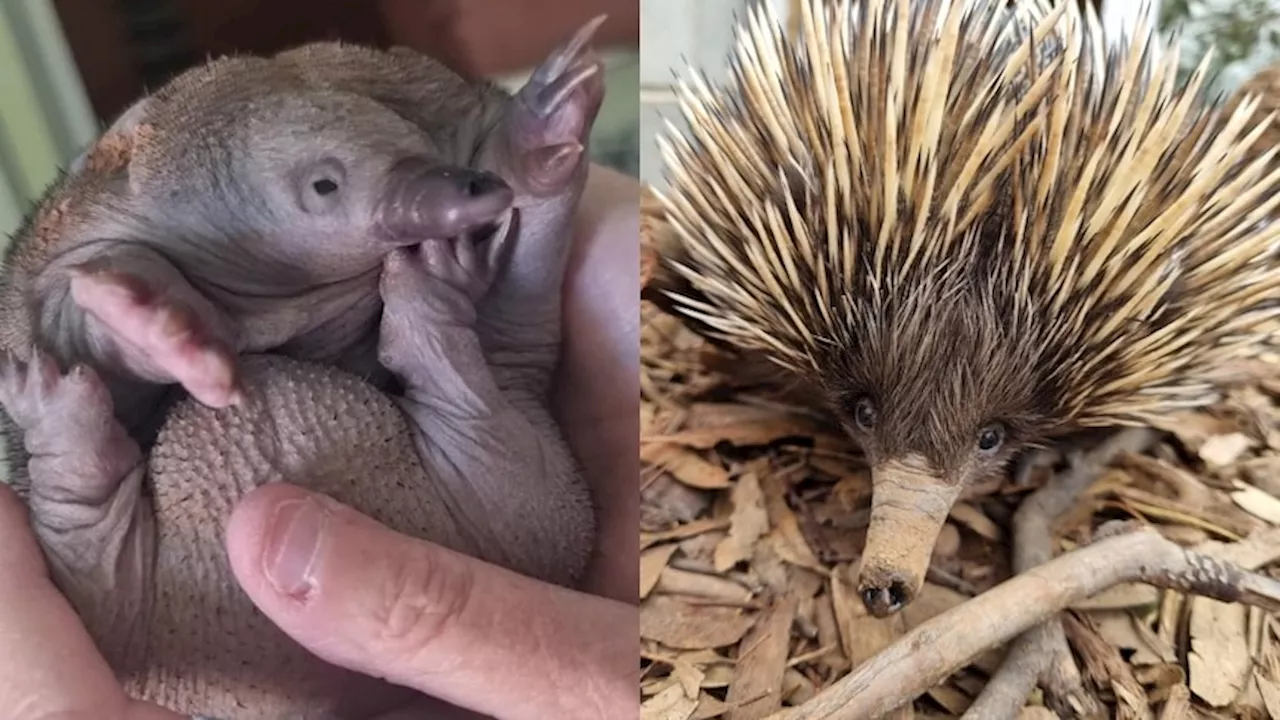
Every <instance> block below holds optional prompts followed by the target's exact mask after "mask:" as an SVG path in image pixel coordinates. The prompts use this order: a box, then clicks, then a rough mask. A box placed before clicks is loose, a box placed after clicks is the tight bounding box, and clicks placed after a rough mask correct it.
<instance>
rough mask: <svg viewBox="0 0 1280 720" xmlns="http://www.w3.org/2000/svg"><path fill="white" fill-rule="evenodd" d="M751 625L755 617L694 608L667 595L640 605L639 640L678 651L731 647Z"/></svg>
mask: <svg viewBox="0 0 1280 720" xmlns="http://www.w3.org/2000/svg"><path fill="white" fill-rule="evenodd" d="M754 624H755V616H754V614H752V613H747V612H744V611H743V610H741V609H740V608H733V607H719V606H714V605H694V604H692V603H688V602H685V601H683V600H679V599H677V598H674V597H670V596H667V595H654V596H651V597H650V598H649V599H647V600H645V601H644V602H642V603H641V604H640V637H642V638H644V639H646V640H653V641H655V642H659V643H661V644H663V645H665V646H667V647H669V648H675V649H678V650H704V649H708V648H718V647H725V646H726V645H732V644H734V643H736V642H738V641H739V640H741V639H742V636H743V635H746V634H747V631H748V630H750V629H751V626H752V625H754Z"/></svg>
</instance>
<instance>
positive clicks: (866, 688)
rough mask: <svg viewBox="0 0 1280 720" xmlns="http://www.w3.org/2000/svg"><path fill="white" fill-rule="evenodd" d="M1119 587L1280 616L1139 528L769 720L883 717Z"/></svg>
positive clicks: (1005, 591) (1218, 567)
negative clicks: (1164, 591) (1143, 586)
mask: <svg viewBox="0 0 1280 720" xmlns="http://www.w3.org/2000/svg"><path fill="white" fill-rule="evenodd" d="M1124 582H1145V583H1147V584H1150V585H1154V586H1156V587H1163V588H1170V589H1174V590H1178V591H1180V592H1186V593H1195V594H1199V595H1205V596H1207V597H1211V598H1214V599H1216V600H1221V601H1223V602H1241V603H1246V604H1249V605H1257V606H1260V607H1263V608H1266V609H1269V610H1280V581H1276V580H1273V579H1271V578H1269V577H1266V576H1263V575H1259V574H1257V573H1251V572H1246V571H1244V570H1241V569H1240V568H1238V567H1236V566H1234V565H1229V564H1227V563H1222V562H1219V561H1216V560H1214V559H1212V558H1208V557H1205V556H1203V555H1198V554H1196V553H1193V552H1191V551H1189V550H1186V549H1185V548H1182V547H1179V546H1178V545H1176V544H1174V543H1172V542H1170V541H1168V540H1166V539H1164V538H1163V537H1161V536H1160V534H1159V533H1157V532H1156V531H1154V530H1151V529H1147V528H1143V529H1140V530H1137V531H1134V532H1131V533H1127V534H1124V535H1120V536H1114V537H1106V538H1104V539H1102V540H1099V541H1097V542H1095V543H1093V544H1091V545H1087V546H1085V547H1082V548H1080V549H1078V550H1075V551H1072V552H1069V553H1066V554H1064V555H1061V556H1059V557H1057V558H1055V559H1053V560H1051V561H1049V562H1047V563H1045V564H1043V565H1040V566H1038V567H1035V568H1032V569H1031V570H1028V571H1027V572H1025V573H1022V574H1020V575H1016V576H1014V577H1013V578H1010V579H1009V580H1006V581H1005V582H1003V583H1001V584H1000V585H997V586H996V587H994V588H992V589H990V590H988V591H987V592H985V593H983V594H982V595H979V596H978V597H976V598H974V599H972V600H969V601H967V602H965V603H962V604H961V605H959V606H957V607H955V608H952V609H951V610H949V611H947V612H945V613H942V614H941V615H938V616H936V617H934V618H932V619H930V620H928V621H926V622H924V623H921V624H920V625H918V626H917V627H915V628H914V629H912V630H911V631H910V632H908V633H907V634H905V635H903V636H902V637H901V638H900V639H899V640H898V641H897V642H895V643H893V644H892V645H890V646H889V647H887V648H885V649H884V650H883V651H881V652H880V653H878V654H877V655H876V656H875V657H873V658H871V659H870V660H868V661H867V662H865V663H863V664H862V665H860V666H858V667H857V668H856V669H855V670H854V671H853V672H851V673H850V674H849V675H847V676H845V677H844V678H841V679H840V680H838V681H837V682H835V683H833V684H832V685H830V686H828V687H827V688H825V689H823V690H822V691H821V692H819V693H818V694H817V695H815V696H814V697H813V698H811V699H810V700H809V701H808V702H806V703H804V704H803V705H801V706H799V707H795V708H788V709H785V710H782V711H780V712H778V713H775V714H773V715H770V716H769V718H768V720H819V719H821V720H841V719H844V720H867V719H868V718H879V717H882V716H883V715H885V714H886V713H888V712H890V711H892V710H894V709H895V708H898V707H900V706H901V705H903V704H904V703H907V702H910V701H911V700H913V699H914V698H916V697H918V696H920V695H921V694H922V693H924V692H926V691H927V690H928V689H929V688H931V687H933V686H934V685H936V684H938V683H939V682H941V681H942V680H943V679H945V678H946V677H948V676H949V675H951V674H952V673H954V672H955V671H957V670H959V669H960V668H962V667H964V666H965V665H966V664H968V663H969V662H971V661H972V660H973V659H974V658H975V657H977V656H978V655H981V654H982V653H983V652H985V651H987V650H989V649H991V648H993V647H997V646H999V645H1001V644H1003V643H1006V642H1008V641H1009V640H1011V639H1012V638H1014V637H1016V636H1017V635H1018V634H1019V633H1022V632H1024V631H1026V630H1027V629H1028V628H1031V627H1034V626H1035V625H1037V624H1039V623H1042V622H1044V621H1045V620H1047V619H1048V618H1050V617H1052V616H1053V614H1054V613H1057V612H1059V611H1061V610H1062V609H1063V608H1065V607H1067V606H1068V605H1071V604H1072V603H1075V602H1079V601H1081V600H1083V599H1085V598H1087V597H1091V596H1093V595H1097V594H1098V593H1100V592H1102V591H1103V590H1106V589H1107V588H1110V587H1112V586H1114V585H1117V584H1119V583H1124ZM921 648H928V649H929V652H921Z"/></svg>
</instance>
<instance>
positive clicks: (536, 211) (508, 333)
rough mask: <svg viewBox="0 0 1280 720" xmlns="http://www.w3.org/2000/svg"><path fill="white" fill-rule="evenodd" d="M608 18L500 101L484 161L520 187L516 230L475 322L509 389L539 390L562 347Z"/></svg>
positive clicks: (586, 28)
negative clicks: (599, 49)
mask: <svg viewBox="0 0 1280 720" xmlns="http://www.w3.org/2000/svg"><path fill="white" fill-rule="evenodd" d="M602 21H603V17H600V18H596V19H594V20H592V21H591V22H589V23H587V24H585V25H584V26H583V27H582V29H581V30H579V31H578V33H577V34H575V35H574V37H573V38H572V39H570V40H569V41H568V42H567V43H565V45H564V46H562V47H561V48H560V49H558V50H556V51H555V52H553V53H552V54H551V55H550V56H549V57H548V58H547V59H546V60H544V61H543V63H542V64H541V65H540V66H539V67H538V69H537V70H535V71H534V73H533V75H532V77H531V78H530V79H529V81H528V82H527V83H526V84H525V85H524V87H523V88H521V89H520V90H519V92H517V93H516V94H515V96H514V97H511V98H507V99H506V100H505V101H504V106H503V107H502V108H501V109H500V110H499V112H500V120H499V122H498V123H497V126H496V127H495V128H494V129H493V131H492V132H491V134H490V135H489V136H488V138H486V140H485V142H484V146H483V147H482V148H481V153H480V163H481V166H482V167H484V168H485V169H488V170H492V171H494V172H496V173H498V174H499V175H500V176H502V178H503V179H504V180H506V181H507V183H508V184H509V185H510V186H511V187H512V189H514V190H515V195H516V197H515V203H514V206H515V208H516V212H517V216H518V219H517V228H518V229H517V237H515V238H514V239H513V242H512V251H511V253H510V257H509V258H508V259H506V260H505V261H504V263H503V269H502V274H501V281H500V282H497V283H495V286H494V288H493V291H492V292H491V293H490V294H489V295H488V296H486V297H485V298H484V299H483V300H482V301H481V303H480V305H479V307H478V308H477V310H478V312H479V323H478V325H477V329H478V331H479V333H480V337H481V340H482V342H483V344H484V347H485V351H486V355H487V356H488V358H489V360H490V363H491V364H492V365H494V366H495V368H496V369H497V372H498V375H499V377H498V381H499V384H500V385H501V386H502V387H503V388H504V389H509V388H512V387H516V386H518V387H519V388H520V392H524V393H527V394H533V395H538V396H541V395H542V394H544V390H545V386H546V385H547V384H548V383H549V381H550V375H551V373H552V371H553V369H554V365H555V361H556V357H557V355H558V353H559V347H560V315H561V307H560V305H561V303H560V295H561V292H562V287H563V281H564V273H565V268H566V266H567V263H568V258H569V250H570V247H571V245H572V242H573V216H574V212H575V210H576V209H577V205H578V200H579V199H580V198H581V196H582V191H583V188H584V186H585V184H586V180H587V172H588V167H589V154H588V145H589V139H590V135H591V129H592V126H593V125H594V123H595V119H596V115H597V114H598V112H599V110H600V104H601V102H602V101H603V98H604V78H603V75H604V72H603V67H602V65H601V63H600V60H599V59H598V58H597V57H596V56H595V53H594V52H593V51H592V50H591V48H590V47H589V42H590V40H591V38H592V36H593V35H594V33H595V31H596V29H597V28H598V27H599V25H600V23H601V22H602Z"/></svg>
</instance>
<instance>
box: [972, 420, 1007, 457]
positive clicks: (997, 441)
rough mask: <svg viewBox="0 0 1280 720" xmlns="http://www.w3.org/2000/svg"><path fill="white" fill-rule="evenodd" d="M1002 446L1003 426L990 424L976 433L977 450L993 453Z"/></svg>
mask: <svg viewBox="0 0 1280 720" xmlns="http://www.w3.org/2000/svg"><path fill="white" fill-rule="evenodd" d="M1003 444H1004V426H1003V425H1001V424H1000V423H992V424H990V425H988V426H986V427H984V428H982V430H980V431H978V450H980V451H982V452H984V453H993V452H995V451H996V450H999V449H1000V446H1001V445H1003Z"/></svg>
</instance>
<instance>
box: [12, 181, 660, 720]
mask: <svg viewBox="0 0 1280 720" xmlns="http://www.w3.org/2000/svg"><path fill="white" fill-rule="evenodd" d="M638 194H639V188H638V186H637V185H636V183H635V182H634V181H633V180H631V179H629V178H623V177H621V176H618V175H616V174H614V173H611V172H608V171H602V170H600V169H593V170H592V180H591V183H590V184H589V185H588V187H587V190H586V195H585V197H584V200H583V203H582V205H581V208H582V210H581V212H580V214H579V215H578V217H577V219H576V228H575V230H576V232H575V242H574V248H573V252H572V255H571V260H570V264H569V268H568V274H567V276H566V280H565V284H564V288H565V307H564V320H565V324H566V329H565V346H564V355H563V357H564V371H563V373H562V375H561V377H560V379H559V381H558V382H557V384H556V388H555V389H556V393H555V397H556V398H557V399H556V403H555V405H556V412H557V414H558V415H559V416H560V417H562V418H564V423H563V424H564V427H565V430H566V432H567V434H568V437H569V441H570V443H571V444H572V445H573V446H574V447H575V448H576V449H579V450H580V451H581V450H585V449H586V448H594V451H593V452H581V462H582V464H583V466H584V468H585V470H586V476H587V478H588V480H589V481H591V482H592V483H593V485H594V487H595V489H596V496H597V498H598V501H599V503H600V505H601V519H602V520H604V521H605V522H604V523H602V524H603V526H604V528H606V529H607V528H610V527H612V528H615V530H614V531H611V532H608V534H604V535H601V536H600V538H599V542H598V549H597V554H596V557H595V562H594V563H593V564H592V566H591V569H590V571H589V574H588V577H587V580H586V588H587V591H588V592H590V593H591V594H586V593H584V592H572V591H568V590H565V589H563V588H559V587H556V586H553V585H550V584H546V583H539V582H536V581H533V580H530V579H528V578H524V577H521V576H517V575H514V574H512V573H510V572H508V571H505V570H502V569H500V568H498V567H496V566H493V565H489V564H486V563H482V562H480V561H478V560H474V559H472V558H469V557H466V556H463V555H458V554H456V553H452V552H449V551H447V550H444V549H442V548H439V547H438V546H434V545H431V544H429V543H425V542H422V541H419V540H415V539H411V538H407V537H405V536H401V535H397V534H395V533H392V532H390V531H389V530H387V529H385V528H383V527H380V526H378V525H377V524H376V523H374V522H372V521H371V520H369V519H368V518H366V517H363V516H361V515H358V514H357V513H355V512H353V511H351V510H349V509H346V508H343V507H340V506H337V505H336V504H335V503H333V502H332V501H331V500H328V499H326V498H318V497H316V496H315V495H313V494H311V493H308V492H305V491H303V490H300V489H298V488H295V487H291V486H286V485H273V486H267V487H264V488H261V489H259V490H257V491H255V492H253V493H251V494H250V495H249V496H247V497H246V498H244V499H243V500H241V502H240V503H239V505H238V507H237V509H236V511H235V513H234V515H233V516H232V520H231V522H230V524H229V526H228V529H227V545H228V552H229V556H230V559H231V562H232V568H233V570H234V572H235V576H236V578H237V580H238V581H239V582H240V583H241V585H242V587H243V588H244V590H245V592H246V593H248V595H249V596H250V598H251V599H252V600H253V601H254V603H255V604H256V605H257V606H258V607H259V608H260V609H261V610H262V611H263V612H264V613H265V614H266V615H267V616H268V617H269V618H271V619H272V620H273V621H275V622H276V623H277V624H278V625H279V626H280V627H281V628H282V629H284V631H285V632H286V633H288V634H289V635H290V636H291V637H293V638H294V639H295V640H297V641H298V642H299V643H301V644H302V645H303V646H304V647H307V648H309V649H311V650H312V651H313V652H316V653H318V654H320V655H321V656H322V657H325V658H326V659H328V660H329V661H331V662H333V663H335V664H337V665H340V666H342V667H347V668H351V669H354V670H357V671H361V672H365V673H369V674H373V675H378V676H385V677H389V678H392V679H393V680H394V681H396V682H400V683H403V684H404V685H406V686H407V687H410V688H413V689H415V690H418V691H419V692H422V693H424V694H425V695H426V696H431V697H422V698H421V699H419V700H417V701H414V703H413V704H412V705H410V706H407V707H405V708H401V709H400V710H397V711H394V712H392V713H390V714H388V715H384V716H382V717H381V718H378V720H407V719H408V718H416V717H422V713H431V714H430V715H429V716H430V717H440V718H442V720H454V719H456V720H463V719H464V718H466V719H471V718H476V717H478V716H477V715H475V714H474V713H473V712H469V711H467V710H462V709H460V708H470V709H471V710H473V711H475V712H480V713H490V714H493V715H494V716H495V717H497V718H499V720H507V719H508V718H510V719H511V720H520V719H522V718H526V717H527V718H537V717H564V718H569V719H573V718H598V717H625V716H627V714H628V713H632V712H634V708H635V697H634V688H635V680H636V678H635V665H634V659H635V637H636V635H635V633H636V628H637V623H638V617H637V611H636V608H635V606H634V605H633V604H631V603H633V602H634V587H635V583H636V582H638V578H637V576H636V574H637V568H636V565H635V557H636V550H635V537H634V535H635V533H634V532H633V531H632V529H633V528H634V527H635V523H636V518H637V502H638V495H637V494H636V485H635V483H636V475H635V473H636V466H635V462H634V460H633V458H635V457H636V452H637V448H636V443H637V438H638V428H637V427H636V421H637V418H636V414H635V412H634V410H635V398H636V397H638V396H639V392H638V388H636V386H635V383H636V379H637V378H638V372H637V370H638V369H637V368H636V363H637V362H638V361H637V346H638V316H637V315H636V313H635V310H634V309H635V298H636V297H638V295H639V287H638V282H639V278H638V275H637V274H636V272H635V268H636V267H637V262H638V259H639V258H638V248H637V246H636V243H635V227H636V226H637V223H638V208H637V206H636V201H635V198H637V197H638ZM55 378H56V375H55V376H51V379H55ZM61 385H62V387H63V388H76V387H84V385H83V384H73V383H68V382H63V383H61ZM55 395H56V394H55ZM59 397H62V396H59ZM83 399H84V398H77V397H75V396H74V395H71V394H68V395H66V396H65V400H66V401H68V402H71V401H77V402H78V401H81V400H83ZM51 401H52V402H59V400H57V398H56V397H54V398H51ZM628 458H631V459H630V460H629V459H628ZM74 469H75V468H74V467H73V466H64V467H62V468H61V471H63V472H71V471H73V470H74ZM299 501H302V502H303V503H304V504H307V505H311V506H313V507H317V508H319V509H320V510H321V512H322V514H323V516H324V518H325V519H324V521H323V527H324V540H323V541H322V542H321V548H322V550H321V552H320V553H319V554H318V555H317V556H316V560H315V562H314V563H313V564H312V570H311V582H312V584H313V588H314V589H313V590H312V591H311V592H310V593H309V594H306V595H305V599H303V600H299V598H298V597H297V593H296V592H295V591H294V590H295V589H296V585H295V584H294V583H293V582H291V581H289V580H288V579H285V578H282V577H280V576H279V574H278V573H275V571H274V561H275V560H276V559H277V558H279V557H280V552H279V547H278V544H277V541H278V540H279V539H280V537H282V536H283V535H287V533H286V532H285V531H284V528H282V527H279V526H277V525H276V521H278V520H281V519H287V518H288V517H291V516H294V514H293V513H281V512H280V510H281V508H282V506H283V507H287V508H292V509H295V510H296V509H297V508H298V507H299ZM26 515H27V510H26V508H25V507H24V506H23V505H22V504H21V503H20V502H19V501H18V500H17V499H16V498H15V497H14V495H13V493H12V491H10V490H8V489H7V488H0V574H3V576H4V577H6V578H8V581H7V582H5V583H2V584H0V645H3V647H4V648H5V652H4V653H0V720H10V719H12V720H19V719H22V720H25V719H26V718H31V717H53V716H57V717H66V718H80V717H84V718H90V717H94V718H98V717H101V718H111V719H112V720H180V719H181V716H179V715H177V714H175V713H172V712H169V711H166V710H163V709H161V708H159V707H156V706H154V705H150V704H145V703H139V702H136V701H133V700H130V699H129V698H127V697H126V696H125V694H124V693H123V691H122V689H121V688H120V686H119V684H118V683H117V681H116V680H115V677H114V675H113V673H112V671H111V669H110V666H109V665H108V663H107V661H106V659H105V658H104V657H103V656H102V655H101V653H100V652H99V651H98V649H97V648H96V647H95V645H94V642H93V639H92V638H91V636H90V635H89V633H88V632H87V631H86V629H85V626H84V624H83V622H82V620H81V619H80V618H79V617H77V615H76V612H75V611H74V610H73V608H72V606H71V605H70V604H69V603H68V602H67V600H66V599H65V598H64V597H63V596H62V595H61V594H60V593H59V592H58V589H57V586H56V585H55V584H54V583H53V582H52V581H51V579H50V575H49V571H48V569H47V567H46V566H45V562H44V559H43V557H42V553H41V549H40V546H39V544H38V543H37V541H36V538H35V536H34V534H33V533H32V530H31V528H30V526H29V525H28V524H27V522H25V518H26ZM368 557H383V558H393V559H395V562H388V563H384V564H380V565H378V566H377V567H378V568H380V569H382V570H388V569H391V568H395V569H396V572H397V573H398V574H396V575H395V576H390V575H384V574H379V573H378V572H376V571H375V572H374V574H372V575H371V574H370V567H369V566H368V563H367V562H364V561H363V559H364V558H368ZM295 567H296V566H295ZM428 569H429V571H428ZM273 574H274V575H275V577H274V580H273V577H272V575H273ZM412 578H419V579H427V578H431V579H432V581H431V582H407V580H408V579H412ZM279 586H287V588H286V590H285V591H284V592H281V591H280V590H278V589H277V587H279ZM386 588H408V590H407V591H405V592H403V593H401V594H399V595H397V596H396V604H395V605H394V606H393V607H399V608H405V609H406V612H400V611H397V610H394V609H393V610H391V611H390V612H388V611H387V609H386V608H387V606H386V604H385V603H386V602H387V598H386V597H384V596H383V595H382V594H381V591H382V590H383V589H386ZM466 597H471V598H475V601H474V602H464V601H463V599H464V598H466ZM430 608H451V609H453V610H454V611H455V612H456V614H454V615H452V616H450V621H449V622H440V621H439V619H438V618H433V613H431V612H428V611H427V610H428V609H430ZM408 609H413V612H407V610H408ZM406 617H408V618H413V619H416V621H414V622H409V623H408V624H404V622H403V620H397V621H396V622H395V623H394V626H393V627H388V625H386V624H383V623H385V622H387V621H388V620H389V619H392V618H396V619H403V618H406ZM379 618H381V619H383V620H382V621H380V620H379ZM587 626H590V627H598V628H601V630H600V631H599V632H594V633H593V632H582V631H581V629H582V628H583V627H587ZM566 628H573V629H574V630H573V631H569V630H567V629H566ZM388 630H393V631H390V632H389V631H388ZM495 673H501V676H502V677H503V678H504V682H502V683H494V682H492V679H493V677H494V676H495ZM433 698H447V699H448V700H450V701H451V702H452V703H453V705H454V706H455V707H449V706H446V705H444V704H443V703H442V702H441V701H439V700H435V699H433ZM437 713H439V714H437Z"/></svg>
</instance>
